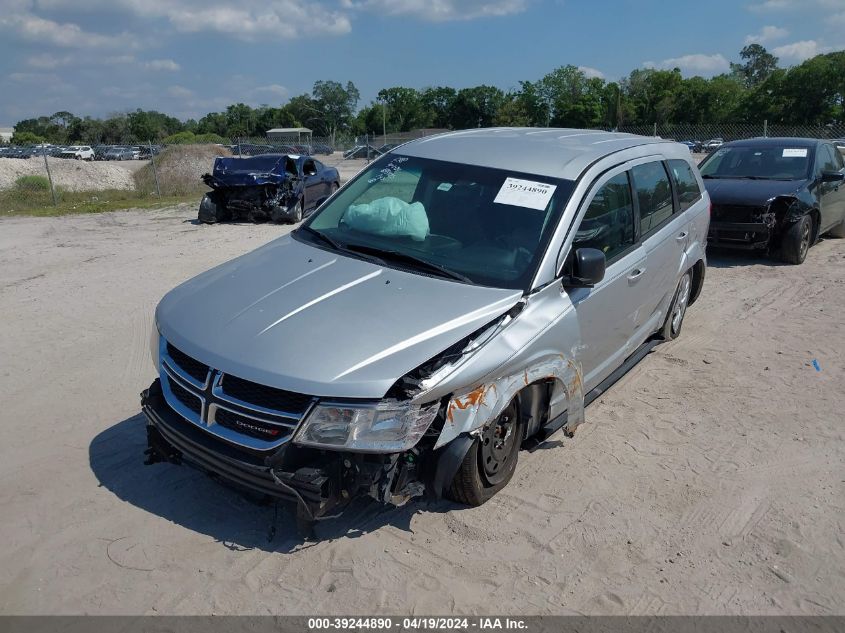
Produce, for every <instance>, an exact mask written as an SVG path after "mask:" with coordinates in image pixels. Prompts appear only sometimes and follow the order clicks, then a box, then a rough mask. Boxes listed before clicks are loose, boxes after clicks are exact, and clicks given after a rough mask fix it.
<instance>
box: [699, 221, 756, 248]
mask: <svg viewBox="0 0 845 633" xmlns="http://www.w3.org/2000/svg"><path fill="white" fill-rule="evenodd" d="M771 239H772V226H770V225H768V224H762V223H740V222H711V223H710V230H709V232H708V233H707V243H708V244H709V245H711V246H716V247H719V248H735V249H740V250H765V249H766V248H768V247H769V243H770V242H771Z"/></svg>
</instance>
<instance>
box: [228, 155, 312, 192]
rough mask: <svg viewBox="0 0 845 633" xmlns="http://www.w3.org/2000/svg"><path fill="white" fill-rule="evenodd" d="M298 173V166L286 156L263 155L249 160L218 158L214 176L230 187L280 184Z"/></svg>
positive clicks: (251, 157) (248, 158)
mask: <svg viewBox="0 0 845 633" xmlns="http://www.w3.org/2000/svg"><path fill="white" fill-rule="evenodd" d="M295 173H296V164H295V161H294V160H293V158H292V157H290V156H288V155H286V154H261V155H259V156H250V157H247V158H238V157H234V156H231V157H230V156H218V157H217V158H216V159H215V160H214V169H213V171H212V176H213V177H214V179H215V180H217V181H218V183H221V184H225V185H229V186H239V185H240V186H251V185H268V184H279V183H281V182H284V181H285V180H287V179H288V178H290V177H292V175H293V174H295Z"/></svg>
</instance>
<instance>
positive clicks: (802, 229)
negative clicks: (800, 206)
mask: <svg viewBox="0 0 845 633" xmlns="http://www.w3.org/2000/svg"><path fill="white" fill-rule="evenodd" d="M812 243H813V218H811V217H810V216H809V215H805V216H803V217H802V218H801V219H800V220H798V221H797V222H795V223H794V224H793V225H792V226H790V227H789V229H788V230H787V231H786V233H785V234H784V236H783V239H782V240H781V243H780V250H781V259H783V261H785V262H786V263H787V264H796V265H797V264H803V263H804V260H805V259H807V252H808V251H809V250H810V245H811V244H812Z"/></svg>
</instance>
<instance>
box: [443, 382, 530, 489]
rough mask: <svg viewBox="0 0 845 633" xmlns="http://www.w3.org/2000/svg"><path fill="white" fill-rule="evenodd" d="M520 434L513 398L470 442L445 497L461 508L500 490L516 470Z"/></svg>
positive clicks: (519, 422) (518, 419) (516, 409)
mask: <svg viewBox="0 0 845 633" xmlns="http://www.w3.org/2000/svg"><path fill="white" fill-rule="evenodd" d="M522 433H523V428H522V421H521V420H520V417H519V408H518V407H517V401H516V398H514V399H513V400H512V401H511V403H510V404H509V405H508V406H507V407H506V408H505V410H504V411H502V413H501V414H500V415H499V416H498V417H497V418H496V419H495V420H494V421H493V422H491V423H490V424H489V425H487V426H486V427H484V428H483V429H482V433H481V436H480V437H478V438H476V439H475V441H474V442H473V443H472V446H470V448H469V450H468V451H467V454H466V456H465V457H464V460H463V461H462V462H461V466H460V468H459V469H458V472H457V473H456V474H455V478H454V479H453V480H452V483H451V485H450V486H449V489H448V490H447V491H446V496H447V497H448V498H449V499H451V500H452V501H457V502H458V503H462V504H464V505H468V506H480V505H481V504H483V503H484V502H486V501H488V500H489V499H490V498H491V497H492V496H493V495H495V494H496V493H497V492H499V491H500V490H501V489H502V488H504V487H505V486H506V485H507V484H508V482H509V481H510V480H511V478H512V477H513V473H514V470H516V462H517V459H518V458H519V447H520V445H521V444H522Z"/></svg>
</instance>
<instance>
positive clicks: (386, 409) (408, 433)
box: [294, 401, 440, 453]
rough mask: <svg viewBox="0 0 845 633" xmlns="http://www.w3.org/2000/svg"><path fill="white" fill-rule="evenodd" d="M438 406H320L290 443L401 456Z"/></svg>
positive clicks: (382, 404) (417, 439)
mask: <svg viewBox="0 0 845 633" xmlns="http://www.w3.org/2000/svg"><path fill="white" fill-rule="evenodd" d="M439 407H440V405H439V403H434V404H431V405H426V406H422V407H421V406H418V405H412V404H410V403H399V402H395V401H393V402H380V403H378V404H376V405H369V406H349V405H341V404H320V405H317V406H316V407H314V409H313V410H312V411H311V413H310V414H309V415H308V417H307V418H306V419H305V421H304V422H303V423H302V426H301V427H300V429H299V431H298V432H297V434H296V437H295V438H294V442H296V443H297V444H301V445H303V446H312V447H315V448H331V449H336V450H348V451H362V452H370V453H401V452H404V451H406V450H408V449H409V448H411V447H413V446H414V445H415V444H416V443H417V442H419V441H420V438H421V437H422V436H423V434H424V433H425V432H426V430H427V429H428V427H429V426H430V425H431V423H432V422H433V421H434V418H435V417H436V416H437V411H438V409H439Z"/></svg>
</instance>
